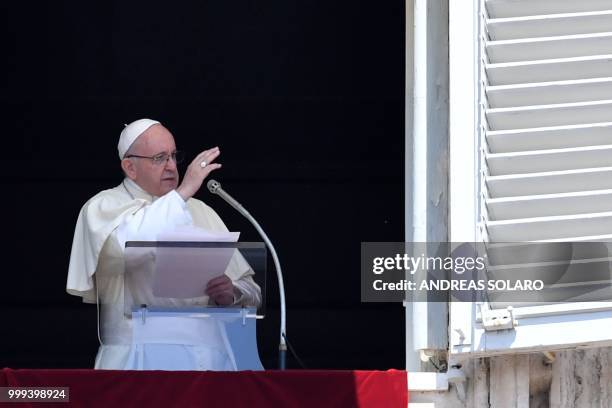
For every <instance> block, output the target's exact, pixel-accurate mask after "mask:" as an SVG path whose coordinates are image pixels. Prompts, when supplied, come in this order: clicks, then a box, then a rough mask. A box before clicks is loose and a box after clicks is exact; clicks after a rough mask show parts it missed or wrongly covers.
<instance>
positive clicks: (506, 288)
mask: <svg viewBox="0 0 612 408" xmlns="http://www.w3.org/2000/svg"><path fill="white" fill-rule="evenodd" d="M611 265H612V242H588V243H587V242H576V243H572V242H562V243H496V244H484V243H474V242H467V243H466V242H463V243H450V242H429V243H418V242H384V243H383V242H363V243H362V244H361V300H362V301H363V302H403V301H429V302H437V301H440V302H446V301H467V302H476V301H488V302H535V303H541V302H547V303H551V302H568V301H574V302H575V301H590V302H592V301H612V272H611V271H612V268H611Z"/></svg>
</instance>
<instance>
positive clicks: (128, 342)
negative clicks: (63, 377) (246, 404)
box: [97, 241, 267, 371]
mask: <svg viewBox="0 0 612 408" xmlns="http://www.w3.org/2000/svg"><path fill="white" fill-rule="evenodd" d="M266 258H267V252H266V247H265V245H264V244H263V243H260V242H241V243H228V242H176V241H130V242H127V243H126V247H125V252H124V262H125V268H124V273H123V274H118V275H117V276H103V277H98V280H97V286H98V302H99V312H100V313H99V322H98V323H99V330H98V333H99V337H100V342H101V344H102V346H103V347H102V348H101V350H103V351H102V352H104V350H107V351H108V352H115V351H117V350H119V351H123V353H121V352H118V353H117V355H120V356H123V355H125V357H124V360H125V361H123V362H121V364H120V365H121V366H123V367H124V368H125V369H134V370H225V371H235V370H263V366H262V364H261V361H260V359H259V354H258V349H257V338H256V320H257V319H262V318H263V317H264V316H265V288H266ZM223 274H225V275H227V276H228V277H230V278H234V279H235V278H237V277H240V276H244V275H245V274H246V275H247V276H249V278H247V279H249V280H251V279H252V284H251V288H258V289H259V291H257V296H247V297H238V298H237V299H235V301H236V302H235V304H233V305H231V306H224V307H221V306H217V305H215V304H214V302H212V300H211V299H209V298H208V296H206V295H205V294H204V292H205V288H206V284H207V282H208V281H209V280H210V279H213V278H214V277H217V276H221V275H223ZM243 279H244V278H243ZM120 286H122V290H121V288H120ZM118 293H122V294H123V296H118V295H117V294H118ZM251 295H252V294H251Z"/></svg>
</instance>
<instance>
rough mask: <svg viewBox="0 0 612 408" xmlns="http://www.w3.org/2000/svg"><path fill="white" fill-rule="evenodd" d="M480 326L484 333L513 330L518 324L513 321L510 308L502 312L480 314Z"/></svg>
mask: <svg viewBox="0 0 612 408" xmlns="http://www.w3.org/2000/svg"><path fill="white" fill-rule="evenodd" d="M482 325H483V327H484V329H485V330H486V331H495V330H505V329H514V328H515V327H516V326H517V325H518V322H517V321H516V320H515V319H514V313H513V310H512V306H508V308H507V309H502V310H485V311H483V312H482Z"/></svg>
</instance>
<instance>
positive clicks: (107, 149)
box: [0, 0, 405, 369]
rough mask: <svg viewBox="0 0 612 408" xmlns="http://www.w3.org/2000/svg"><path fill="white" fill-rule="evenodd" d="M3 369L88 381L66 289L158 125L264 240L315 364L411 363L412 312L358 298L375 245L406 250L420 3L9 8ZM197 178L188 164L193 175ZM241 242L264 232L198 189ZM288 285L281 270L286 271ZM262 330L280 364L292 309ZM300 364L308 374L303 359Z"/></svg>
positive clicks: (81, 337)
mask: <svg viewBox="0 0 612 408" xmlns="http://www.w3.org/2000/svg"><path fill="white" fill-rule="evenodd" d="M0 10H1V11H0V13H1V15H2V24H1V26H2V29H1V30H2V39H1V40H0V41H2V42H3V46H2V49H3V58H2V64H1V66H2V68H1V69H2V71H1V72H2V75H1V78H2V80H1V81H2V82H1V83H2V88H3V89H2V92H1V95H0V98H1V106H0V108H1V109H0V112H1V113H0V115H1V117H2V127H1V129H2V136H3V137H2V140H3V143H4V146H5V148H4V154H3V158H2V163H3V165H4V166H3V167H4V168H3V173H4V174H3V176H4V177H2V190H3V192H4V193H3V199H2V211H3V212H2V214H3V217H2V219H3V226H4V228H3V234H2V252H3V260H4V262H3V266H4V267H3V273H2V280H1V281H0V322H1V324H0V367H3V366H8V367H13V368H24V367H38V368H42V367H91V366H92V365H93V360H94V357H95V353H96V350H97V346H98V344H97V335H96V319H95V307H93V306H91V305H85V304H82V303H81V302H80V299H79V298H74V297H71V296H69V295H67V294H66V293H65V282H66V273H67V268H68V260H69V255H70V248H71V243H72V235H73V232H74V226H75V222H76V217H77V214H78V212H79V209H80V207H81V206H82V205H83V204H84V202H85V201H86V200H87V199H88V198H89V197H91V196H92V195H94V194H95V193H97V192H98V191H100V190H102V189H106V188H110V187H114V186H115V185H117V184H119V183H120V181H121V179H122V176H121V172H120V168H119V163H118V158H117V150H116V145H117V139H118V136H119V133H120V131H121V129H122V128H123V124H124V123H129V122H131V121H133V120H135V119H138V118H141V117H150V118H154V119H157V120H160V121H161V122H162V123H164V124H165V125H166V127H168V128H169V129H170V130H171V131H172V132H173V134H174V136H175V138H176V140H177V145H178V146H179V148H180V149H181V150H185V151H186V152H187V153H188V157H190V158H192V157H193V156H194V155H195V154H197V153H198V152H199V151H201V150H203V149H205V148H209V147H212V146H215V145H219V146H220V147H221V149H222V155H221V158H220V160H219V161H220V162H221V163H223V165H224V167H223V169H222V170H220V171H218V172H217V173H214V177H215V178H216V179H218V180H219V181H221V182H222V183H223V185H224V187H225V188H226V190H227V191H229V192H230V193H231V194H232V195H233V196H234V197H236V198H237V199H238V200H239V201H241V202H242V203H243V205H245V207H247V208H248V209H249V211H250V212H251V214H253V215H254V216H255V217H256V218H257V219H258V220H259V222H260V224H261V225H262V226H263V227H264V229H265V230H266V231H267V233H268V235H269V237H270V238H271V239H272V241H273V242H274V243H275V246H276V248H277V251H278V252H279V255H280V258H281V263H282V265H283V269H284V272H285V285H286V293H287V301H288V314H287V316H288V317H287V321H288V324H287V325H288V336H289V340H290V342H291V343H292V344H293V346H294V347H295V349H296V350H297V351H298V354H299V355H300V356H301V358H302V359H303V361H304V362H305V364H306V365H307V367H308V368H342V369H345V368H346V369H388V368H403V367H404V314H403V308H402V306H401V305H400V304H368V303H361V302H360V290H359V285H360V276H359V274H360V272H359V253H360V242H361V241H403V237H404V216H403V205H404V188H403V175H404V154H403V153H404V129H403V125H404V122H403V114H404V24H405V21H404V2H403V1H381V2H370V1H355V0H336V1H329V0H312V1H303V2H302V1H300V2H298V1H280V0H269V1H254V0H233V1H208V0H206V1H199V2H178V3H176V2H175V3H171V2H165V1H158V0H156V1H148V2H141V1H137V2H121V1H117V0H110V1H105V2H82V1H75V0H72V1H54V2H44V3H41V4H36V5H35V4H32V3H28V2H23V3H18V2H5V3H3V4H2V5H1V6H0ZM183 169H184V166H183ZM197 197H198V198H200V199H201V200H203V201H205V202H207V203H208V204H210V205H211V206H212V207H213V208H215V209H216V210H217V212H218V213H219V214H220V215H221V217H222V218H223V219H224V221H225V223H226V224H227V225H228V227H229V228H230V230H233V231H241V232H242V235H241V240H243V241H253V240H258V236H257V234H256V232H255V230H254V229H253V228H252V227H251V226H250V225H249V224H248V223H247V221H246V220H245V219H243V218H241V216H240V215H238V214H237V213H235V212H234V211H233V210H232V209H231V208H230V207H229V206H228V205H227V204H225V203H224V202H222V201H221V200H220V199H219V198H217V197H214V196H211V195H210V194H209V193H208V192H205V191H200V193H199V194H198V195H197ZM270 273H271V274H272V273H273V269H270ZM277 294H278V291H277V287H276V281H275V278H274V276H273V275H269V279H268V295H269V299H268V309H267V312H268V317H267V318H266V319H265V320H264V321H261V322H260V323H259V324H258V341H259V348H260V353H261V357H262V361H263V363H264V365H265V366H266V367H269V368H274V367H275V365H276V358H277V345H278V339H277V336H278V300H277ZM288 365H289V367H291V368H297V367H298V366H297V363H296V361H295V360H294V359H293V358H291V357H289V361H288Z"/></svg>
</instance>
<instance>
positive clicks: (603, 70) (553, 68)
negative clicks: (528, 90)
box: [486, 55, 612, 85]
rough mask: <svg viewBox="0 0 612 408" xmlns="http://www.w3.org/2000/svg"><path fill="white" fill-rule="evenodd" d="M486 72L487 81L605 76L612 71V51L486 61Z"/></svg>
mask: <svg viewBox="0 0 612 408" xmlns="http://www.w3.org/2000/svg"><path fill="white" fill-rule="evenodd" d="M486 72H487V79H488V81H489V85H512V84H526V83H534V82H546V81H567V80H579V79H592V78H604V77H608V76H610V73H611V72H612V55H593V56H586V57H573V58H557V59H550V60H536V61H518V62H508V63H499V64H487V65H486Z"/></svg>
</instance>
